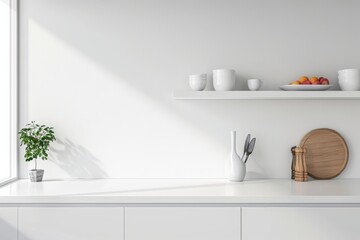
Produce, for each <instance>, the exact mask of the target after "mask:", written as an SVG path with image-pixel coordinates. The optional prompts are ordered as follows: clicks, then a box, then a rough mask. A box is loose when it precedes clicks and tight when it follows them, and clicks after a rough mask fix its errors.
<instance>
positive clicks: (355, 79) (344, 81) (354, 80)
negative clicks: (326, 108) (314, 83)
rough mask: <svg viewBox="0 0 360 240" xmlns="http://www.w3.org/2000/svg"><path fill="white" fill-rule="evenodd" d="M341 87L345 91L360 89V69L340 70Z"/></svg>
mask: <svg viewBox="0 0 360 240" xmlns="http://www.w3.org/2000/svg"><path fill="white" fill-rule="evenodd" d="M338 74H339V75H338V79H339V86H340V89H341V90H343V91H358V90H360V71H359V69H356V68H352V69H343V70H340V71H338Z"/></svg>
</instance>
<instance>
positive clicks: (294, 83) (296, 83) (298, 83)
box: [290, 81, 300, 85]
mask: <svg viewBox="0 0 360 240" xmlns="http://www.w3.org/2000/svg"><path fill="white" fill-rule="evenodd" d="M290 85H300V82H299V81H294V82H292V83H290Z"/></svg>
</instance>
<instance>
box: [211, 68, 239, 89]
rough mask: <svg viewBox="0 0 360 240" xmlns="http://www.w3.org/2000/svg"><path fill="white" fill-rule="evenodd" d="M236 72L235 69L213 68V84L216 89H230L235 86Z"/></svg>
mask: <svg viewBox="0 0 360 240" xmlns="http://www.w3.org/2000/svg"><path fill="white" fill-rule="evenodd" d="M235 80H236V74H235V70H233V69H216V70H213V84H214V89H215V90H216V91H230V90H232V89H233V88H234V87H235Z"/></svg>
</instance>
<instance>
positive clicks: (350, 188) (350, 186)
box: [0, 179, 360, 204]
mask: <svg viewBox="0 0 360 240" xmlns="http://www.w3.org/2000/svg"><path fill="white" fill-rule="evenodd" d="M17 203H28V204H36V203H94V204H95V203H114V204H138V203H142V204H189V203H190V204H191V203H194V204H199V203H208V204H228V203H232V204H254V203H255V204H259V203H260V204H262V203H263V204H269V203H282V204H283V203H290V204H294V203H345V204H346V203H354V204H358V203H360V179H346V180H341V179H337V180H322V181H321V180H311V181H309V182H295V181H292V180H289V179H265V180H245V181H244V182H229V181H228V180H226V179H76V180H45V181H43V182H40V183H31V182H30V181H29V180H28V179H22V180H17V181H15V182H12V183H10V184H7V185H5V186H2V187H0V204H17Z"/></svg>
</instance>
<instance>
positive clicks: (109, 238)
mask: <svg viewBox="0 0 360 240" xmlns="http://www.w3.org/2000/svg"><path fill="white" fill-rule="evenodd" d="M123 219H124V216H123V208H122V207H21V208H19V240H50V239H51V240H102V239H103V240H123V234H124V232H123V227H124V222H123Z"/></svg>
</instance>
